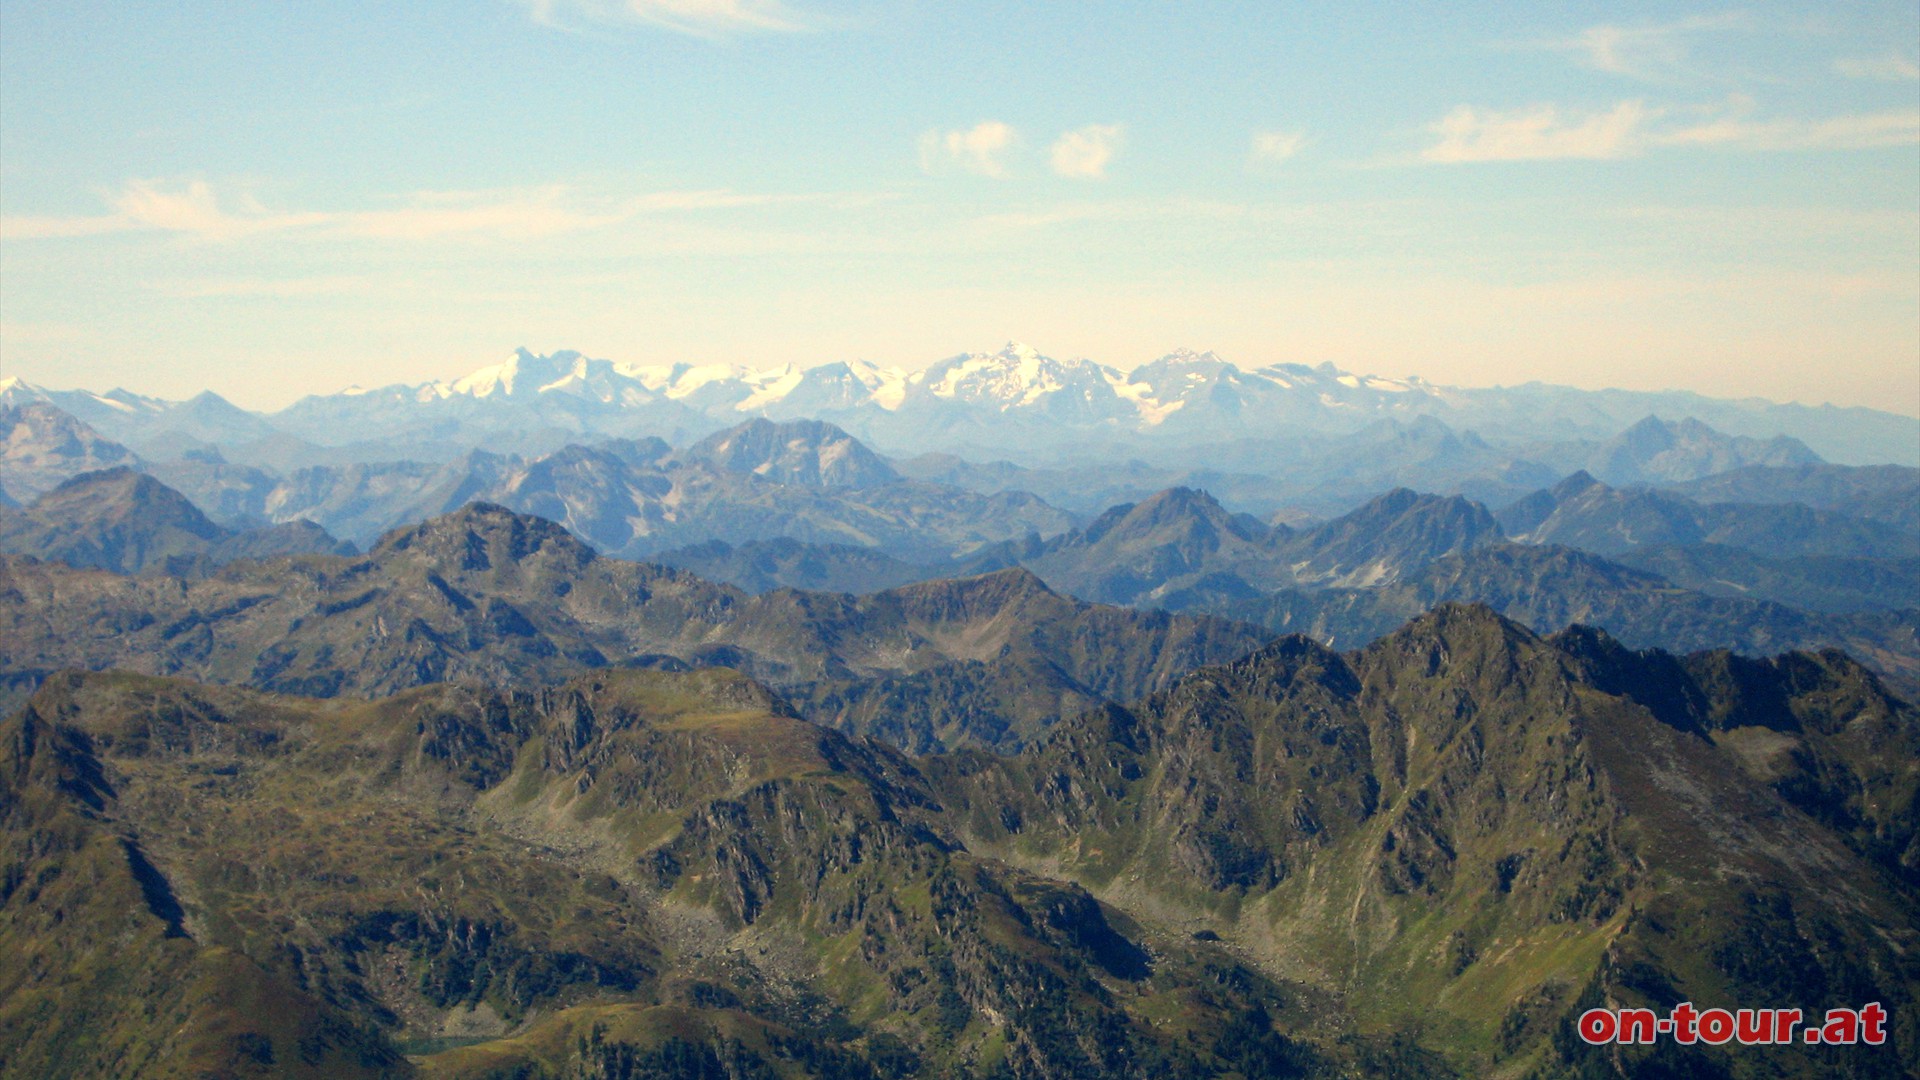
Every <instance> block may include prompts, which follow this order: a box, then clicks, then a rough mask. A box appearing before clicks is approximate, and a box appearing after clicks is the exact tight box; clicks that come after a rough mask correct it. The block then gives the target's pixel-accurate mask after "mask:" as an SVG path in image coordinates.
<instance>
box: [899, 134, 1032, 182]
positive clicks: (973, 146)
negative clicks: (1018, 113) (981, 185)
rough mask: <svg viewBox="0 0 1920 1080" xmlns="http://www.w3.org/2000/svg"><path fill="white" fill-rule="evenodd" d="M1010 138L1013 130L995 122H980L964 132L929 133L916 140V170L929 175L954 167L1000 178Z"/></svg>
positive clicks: (1010, 144) (1012, 138)
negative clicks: (918, 149) (917, 148)
mask: <svg viewBox="0 0 1920 1080" xmlns="http://www.w3.org/2000/svg"><path fill="white" fill-rule="evenodd" d="M1014 137H1015V136H1014V132H1013V128H1011V127H1009V126H1007V125H1006V124H1003V123H1001V122H1000V121H998V120H983V121H981V122H980V123H978V124H975V125H974V126H973V127H971V128H968V129H967V130H965V131H946V132H941V131H929V132H927V133H925V134H923V135H921V136H920V168H921V169H923V170H925V171H926V172H930V173H933V172H939V171H940V170H941V169H942V168H943V167H944V166H947V165H957V166H959V167H960V168H962V169H965V170H966V171H968V172H970V173H978V174H979V175H981V176H991V177H995V178H1000V177H1004V176H1006V175H1007V165H1006V161H1005V158H1006V155H1007V152H1008V151H1009V150H1011V149H1012V148H1013V143H1014Z"/></svg>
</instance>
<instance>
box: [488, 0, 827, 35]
mask: <svg viewBox="0 0 1920 1080" xmlns="http://www.w3.org/2000/svg"><path fill="white" fill-rule="evenodd" d="M524 2H525V3H526V5H527V10H528V12H529V13H530V14H532V16H533V19H534V21H535V22H538V23H540V24H541V25H543V26H552V27H557V28H560V29H575V28H577V27H579V26H580V25H581V24H583V23H588V24H601V25H619V24H622V23H625V24H646V25H652V26H658V27H663V28H665V29H668V30H674V31H678V32H679V33H682V34H692V35H694V36H696V37H705V38H718V37H725V36H727V35H729V34H735V33H764V32H776V33H792V32H795V31H800V30H811V29H814V28H815V25H816V23H815V21H814V20H811V19H809V18H807V17H805V16H803V15H801V14H800V13H799V12H796V11H794V10H793V9H791V8H789V7H787V6H786V5H785V4H782V3H780V0H524Z"/></svg>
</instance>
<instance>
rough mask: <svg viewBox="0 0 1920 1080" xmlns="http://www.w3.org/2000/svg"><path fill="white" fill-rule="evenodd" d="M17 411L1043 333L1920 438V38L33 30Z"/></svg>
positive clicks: (1169, 11) (1650, 13)
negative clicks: (1650, 397)
mask: <svg viewBox="0 0 1920 1080" xmlns="http://www.w3.org/2000/svg"><path fill="white" fill-rule="evenodd" d="M0 218H3V221H0V229H3V231H0V374H8V375H19V376H22V377H25V378H27V379H29V380H32V381H35V382H40V383H43V384H46V385H50V386H55V387H69V386H85V387H89V388H93V389H106V388H108V387H111V386H114V385H123V386H126V387H128V388H130V389H133V390H138V391H142V392H147V393H157V394H162V395H166V396H170V397H183V396H186V395H188V394H190V393H192V392H194V391H196V390H199V389H202V388H209V387H210V388H212V389H215V390H218V391H220V392H221V393H223V394H226V395H227V396H229V397H231V398H233V399H234V400H235V401H237V402H239V403H241V404H244V405H249V406H253V407H277V406H280V405H283V404H285V403H287V402H289V401H291V400H292V399H293V398H295V397H297V396H299V395H300V394H304V393H309V392H329V391H332V390H336V389H339V388H341V387H343V386H345V385H347V384H349V383H361V384H368V385H378V384H385V383H391V382H398V381H407V382H413V381H422V380H426V379H432V378H443V377H452V376H456V375H459V374H463V373H465V372H466V371H468V370H471V369H473V368H475V367H478V366H481V365H483V364H486V363H491V362H495V361H496V360H497V359H499V358H500V357H501V356H503V355H505V354H506V353H507V352H508V351H509V350H511V349H512V348H513V347H515V346H520V345H525V346H527V347H530V348H533V349H536V350H538V351H549V350H553V349H559V348H576V349H580V350H583V351H585V352H587V353H589V354H592V355H596V356H603V357H607V358H610V359H614V360H623V361H636V362H663V361H675V360H688V361H695V362H709V361H731V362H739V363H746V364H751V365H756V366H758V365H774V364H779V363H784V362H787V361H796V362H799V363H802V364H813V363H821V362H825V361H829V360H840V359H849V358H854V357H864V358H867V359H872V360H877V361H881V362H884V363H892V364H899V365H902V366H906V367H918V366H921V365H923V364H925V363H928V362H930V361H932V360H934V359H937V358H939V357H942V356H947V355H951V354H953V353H956V352H961V351H965V350H969V349H991V348H995V347H997V346H998V345H999V344H1000V343H1001V342H1003V341H1005V340H1007V339H1009V338H1018V339H1021V340H1024V341H1027V342H1030V343H1032V344H1034V345H1036V346H1038V347H1039V348H1041V349H1042V350H1043V351H1046V352H1048V353H1050V354H1053V355H1063V356H1064V355H1084V356H1090V357H1092V358H1094V359H1096V360H1100V361H1102V362H1105V363H1110V364H1115V365H1118V366H1121V367H1131V366H1132V365H1134V364H1138V363H1142V362H1145V361H1147V360H1149V359H1152V358H1153V357H1155V356H1158V355H1160V354H1162V353H1165V352H1167V351H1169V350H1171V349H1173V348H1175V347H1178V346H1190V347H1194V348H1203V349H1204V348H1212V349H1216V350H1218V351H1219V352H1221V353H1222V354H1223V355H1225V356H1226V357H1227V358H1228V359H1230V360H1234V361H1236V362H1238V363H1240V364H1241V365H1243V366H1248V367H1252V366H1257V365H1260V364H1265V363H1271V362H1275V361H1295V362H1305V363H1318V362H1320V361H1322V360H1331V361H1333V362H1334V363H1336V364H1339V365H1340V366H1342V367H1346V368H1352V369H1357V370H1361V371H1366V372H1373V373H1379V374H1386V375H1406V374H1419V375H1423V376H1425V377H1427V378H1429V379H1433V380H1436V381H1440V382H1452V383H1463V384H1471V385H1487V384H1494V383H1515V382H1523V381H1526V380H1529V379H1536V378H1537V379H1545V380H1549V381H1556V382H1567V383H1572V384H1575V385H1582V386H1609V385H1611V386H1624V387H1633V388H1664V387H1684V388H1690V389H1696V390H1700V391H1703V392H1707V393H1712V394H1717V395H1729V396H1731V395H1742V394H1758V395H1762V396H1766V397H1771V398H1775V399H1782V400H1785V399H1794V400H1802V401H1809V402H1818V401H1827V400H1831V401H1834V402H1837V403H1843V404H1870V405H1875V406H1879V407H1883V408H1895V409H1899V410H1903V411H1906V412H1920V9H1917V7H1916V5H1915V4H1914V3H1912V0H1898V2H1889V3H1847V4H1837V5H1810V4H1805V3H1793V4H1750V5H1744V6H1740V7H1698V6H1675V5H1669V4H1611V5H1586V4H1550V3H1526V4H1521V3H1514V4H1473V3H1458V2H1455V3H1445V4H1415V3H1406V2H1399V3H1391V4H1367V5H1362V4H1345V5H1331V4H1328V5H1306V4H1279V3H1272V2H1263V3H1245V4H1237V3H1175V2H1163V3H1048V4H1029V3H1008V4H1000V3H992V4H985V3H951V2H949V3H930V2H925V0H915V2H898V3H896V2H889V0H817V2H815V0H791V2H789V3H784V4H783V3H778V2H766V0H464V2H459V3H455V2H428V0H416V2H411V3H406V4H371V3H358V4H353V3H338V2H327V0H308V2H303V3H297V4H290V3H245V2H235V0H221V2H219V3H204V2H199V0H173V2H170V3H165V4H127V3H121V2H113V3H93V2H88V0H58V2H51V0H47V2H43V0H0Z"/></svg>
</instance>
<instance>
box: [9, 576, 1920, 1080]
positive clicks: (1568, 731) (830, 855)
mask: <svg viewBox="0 0 1920 1080" xmlns="http://www.w3.org/2000/svg"><path fill="white" fill-rule="evenodd" d="M1917 791H1920V717H1916V715H1915V713H1914V711H1913V709H1912V708H1911V707H1909V706H1908V705H1906V704H1904V703H1902V702H1901V701H1899V700H1897V699H1895V698H1893V697H1891V696H1889V695H1888V694H1887V693H1886V692H1885V690H1884V689H1883V688H1882V687H1881V685H1880V684H1879V682H1878V681H1877V680H1876V679H1875V677H1874V676H1872V675H1871V674H1870V673H1868V672H1867V671H1865V670H1864V669H1862V668H1860V667H1859V666H1858V665H1856V664H1854V663H1853V662H1851V661H1850V660H1848V659H1847V658H1845V657H1844V656H1842V655H1840V654H1837V653H1826V654H1790V655H1787V656H1784V657H1781V658H1778V659H1775V660H1769V661H1759V660H1746V659H1740V658H1737V657H1732V656H1729V655H1726V654H1724V653H1708V654H1700V655H1696V656H1691V657H1684V658H1682V657H1674V656H1669V655H1667V654H1664V653H1658V652H1647V653H1636V652H1631V651H1628V650H1626V649H1624V648H1622V647H1620V646H1619V645H1617V644H1616V643H1614V642H1613V641H1611V640H1610V639H1608V638H1607V637H1605V636H1604V635H1601V634H1599V633H1597V632H1593V631H1587V630H1580V629H1575V630H1570V631H1567V632H1565V633H1562V634H1559V635H1555V636H1552V637H1547V638H1542V637H1539V636H1537V635H1535V634H1533V633H1531V632H1530V631H1528V630H1526V629H1525V628H1524V627H1521V626H1519V625H1518V624H1515V623H1511V622H1508V621H1505V620H1504V619H1502V618H1500V617H1499V616H1497V615H1495V614H1494V613H1492V612H1491V611H1489V610H1487V609H1484V608H1477V607H1464V606H1448V607H1443V608H1440V609H1438V610H1436V611H1435V612H1433V613H1431V614H1428V615H1425V616H1423V617H1421V618H1419V619H1416V620H1415V621H1413V622H1412V623H1409V624H1408V625H1406V626H1404V627H1402V628H1400V629H1399V630H1397V631H1395V632H1394V633H1392V634H1390V635H1388V636H1387V637H1385V638H1383V639H1382V640H1380V641H1379V642H1377V643H1375V644H1374V645H1372V646H1369V647H1368V648H1366V649H1364V650H1362V651H1359V652H1353V653H1346V654H1339V653H1334V652H1331V651H1329V650H1326V649H1323V648H1321V647H1319V646H1316V645H1314V644H1313V643H1311V642H1309V641H1307V640H1305V639H1302V638H1289V639H1283V640H1281V641H1279V642H1277V643H1274V644H1272V645H1269V646H1267V647H1265V648H1263V649H1261V650H1259V651H1257V652H1255V653H1253V654H1251V655H1249V656H1247V657H1245V658H1243V659H1240V660H1237V661H1234V662H1232V663H1229V664H1224V665H1215V666H1209V667H1203V668H1200V669H1199V670H1197V671H1194V672H1192V673H1190V674H1188V675H1187V676H1185V677H1184V678H1182V679H1180V680H1178V681H1177V682H1176V683H1174V684H1173V685H1171V686H1170V687H1168V688H1167V689H1165V690H1163V691H1161V692H1158V693H1153V694H1150V695H1147V696H1145V697H1144V698H1142V699H1140V700H1138V701H1136V702H1135V703H1133V704H1130V705H1125V706H1118V705H1107V706H1102V707H1099V708H1095V709H1093V710H1090V711H1087V712H1084V713H1081V714H1079V715H1077V716H1075V717H1073V718H1071V719H1068V720H1066V721H1064V722H1062V723H1060V724H1058V725H1056V726H1054V727H1053V728H1051V729H1050V730H1049V731H1047V732H1046V733H1044V734H1043V735H1041V736H1039V737H1038V738H1037V739H1036V740H1035V742H1034V744H1033V745H1031V746H1030V747H1029V748H1028V749H1027V750H1026V751H1025V752H1024V753H1023V754H1020V755H1017V756H995V755H990V754H986V753H982V752H966V753H962V754H957V755H949V756H935V757H925V758H918V759H916V758H911V757H908V756H906V755H905V754H903V753H902V752H900V751H898V750H895V749H892V748H890V747H888V746H887V745H885V744H883V743H881V742H878V741H872V740H869V739H866V738H862V737H850V736H846V735H842V734H839V733H836V732H834V731H831V730H828V729H826V728H822V727H818V726H815V725H813V724H810V723H808V722H806V721H804V720H802V719H799V718H798V717H797V716H796V714H795V710H794V709H793V708H792V707H791V706H789V705H788V704H787V703H786V702H784V701H783V700H782V699H781V698H780V697H779V696H778V695H777V694H775V693H774V692H772V691H770V690H768V689H767V688H765V687H764V686H763V685H761V684H759V683H757V682H754V681H752V680H750V679H748V678H747V677H745V676H743V675H740V674H738V673H736V672H732V671H725V670H701V671H691V672H669V671H639V670H606V671H600V672H595V673H591V674H588V675H585V676H581V677H579V678H577V679H575V680H573V681H571V682H568V683H565V684H562V685H559V686H556V687H553V688H550V689H544V690H537V691H520V692H513V691H503V690H482V689H475V688H471V687H461V686H455V685H444V684H443V685H434V686H425V687H419V688H415V689H411V690H406V691H402V692H400V693H397V694H395V695H393V696H390V697H387V698H384V699H380V700H374V701H368V700H358V699H347V698H338V699H332V700H317V699H310V698H297V697H290V696H280V695H274V694H269V693H264V692H260V691H255V690H249V689H241V688H234V687H216V686H208V685H203V684H198V683H193V682H188V681H184V680H179V679H169V678H158V677H153V676H140V675H131V674H123V673H101V674H76V673H65V674H59V675H56V676H53V677H50V678H48V679H47V680H46V681H45V683H44V685H43V686H41V687H40V689H39V690H38V691H37V692H36V693H35V694H34V696H33V697H32V699H31V700H30V701H29V703H28V704H27V705H26V707H25V708H23V709H21V710H20V711H18V712H17V713H15V714H14V715H13V716H12V718H11V719H9V720H7V721H6V722H5V723H4V726H0V826H3V827H4V839H3V840H0V843H4V848H0V883H3V887H4V891H3V892H0V950H4V955H5V956H7V957H8V958H9V960H10V962H9V963H7V964H5V965H3V966H0V1061H3V1062H5V1066H4V1070H3V1071H5V1072H6V1074H7V1075H19V1076H35V1077H39V1076H94V1075H142V1076H148V1075H151V1076H167V1075H195V1076H198V1075H234V1076H239V1075H316V1076H354V1075H389V1076H399V1075H410V1074H418V1075H427V1076H527V1077H533V1076H552V1077H566V1076H647V1077H721V1076H725V1077H800V1076H813V1077H849V1076H850V1077H901V1076H955V1077H971V1076H981V1077H988V1076H991V1077H1035V1078H1051V1077H1096V1076H1097V1077H1106V1076H1116V1077H1128V1076H1152V1077H1156V1078H1158V1077H1187V1076H1194V1077H1221V1078H1226V1077H1242V1078H1249V1077H1273V1076H1280V1077H1285V1076H1328V1077H1333V1076H1446V1075H1461V1076H1511V1077H1541V1078H1547V1077H1572V1076H1615V1075H1628V1076H1753V1077H1759V1076H1769V1077H1771V1076H1829V1075H1856V1076H1904V1075H1911V1074H1912V1073H1913V1071H1914V1070H1915V1069H1916V1068H1920V1000H1917V998H1920V958H1916V955H1915V949H1916V947H1920V925H1916V923H1917V922H1920V919H1917V918H1916V913H1917V912H1920V908H1917V907H1916V904H1915V900H1916V889H1917V888H1920V842H1917V840H1916V837H1920V806H1917V805H1916V792H1917ZM1683 1000H1687V1001H1693V1002H1695V1003H1696V1004H1698V1005H1701V1006H1702V1007H1706V1006H1714V1005H1724V1006H1728V1007H1759V1006H1785V1007H1797V1008H1802V1009H1806V1010H1808V1011H1809V1012H1815V1011H1816V1010H1821V1009H1824V1008H1826V1007H1828V1006H1831V1005H1849V1006H1857V1005H1860V1004H1864V1003H1866V1002H1868V1001H1880V1002H1883V1003H1884V1004H1885V1006H1886V1007H1887V1009H1888V1011H1889V1013H1890V1014H1892V1016H1893V1020H1892V1024H1891V1028H1892V1030H1891V1038H1890V1041H1889V1044H1888V1045H1887V1046H1884V1047H1864V1046H1863V1047H1855V1048H1839V1047H1826V1048H1810V1047H1805V1046H1795V1047H1753V1048H1743V1049H1737V1050H1727V1049H1714V1048H1707V1047H1702V1046H1693V1047H1678V1046H1674V1045H1671V1044H1668V1045H1663V1046H1658V1047H1653V1048H1645V1047H1635V1048H1608V1049H1604V1050H1602V1049H1595V1048H1588V1047H1586V1046H1584V1044H1582V1043H1580V1042H1579V1040H1578V1039H1577V1038H1576V1037H1575V1036H1574V1035H1573V1029H1572V1027H1571V1018H1572V1017H1573V1016H1575V1015H1577V1014H1578V1012H1579V1011H1580V1010H1581V1009H1584V1008H1586V1007H1589V1006H1591V1005H1594V1004H1599V1003H1603V1002H1604V1003H1608V1004H1616V1005H1639V1004H1647V1005H1651V1006H1653V1007H1657V1008H1664V1007H1666V1006H1670V1005H1672V1004H1674V1003H1676V1002H1679V1001H1683Z"/></svg>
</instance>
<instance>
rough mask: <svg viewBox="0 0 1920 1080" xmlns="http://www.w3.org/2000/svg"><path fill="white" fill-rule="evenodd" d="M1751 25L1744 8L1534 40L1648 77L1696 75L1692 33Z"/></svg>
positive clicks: (1604, 67) (1607, 68) (1588, 63)
mask: <svg viewBox="0 0 1920 1080" xmlns="http://www.w3.org/2000/svg"><path fill="white" fill-rule="evenodd" d="M1747 25H1749V20H1748V19H1747V17H1746V16H1745V15H1744V14H1742V13H1740V12H1727V13H1725V14H1720V15H1696V16H1693V17H1691V18H1686V19H1681V20H1679V21H1677V22H1670V23H1658V24H1642V25H1639V26H1613V25H1602V26H1590V27H1588V28H1586V29H1585V30H1582V31H1580V32H1579V33H1578V34H1575V35H1574V36H1573V37H1571V38H1561V39H1557V40H1552V41H1541V42H1534V43H1532V47H1534V48H1544V49H1552V50H1556V51H1561V52H1571V53H1574V54H1576V55H1577V56H1578V57H1579V60H1580V63H1581V64H1582V65H1583V66H1585V67H1589V68H1592V69H1593V70H1595V71H1604V72H1607V73H1608V74H1611V75H1623V76H1626V77H1627V78H1631V79H1642V80H1646V81H1649V82H1668V81H1673V80H1675V79H1685V78H1694V77H1697V76H1698V75H1699V73H1698V72H1697V71H1695V70H1693V69H1692V68H1691V67H1690V66H1689V65H1688V62H1687V57H1688V49H1687V38H1688V37H1690V36H1691V35H1694V34H1700V33H1708V32H1712V31H1719V30H1737V29H1741V28H1743V27H1745V26H1747Z"/></svg>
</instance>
